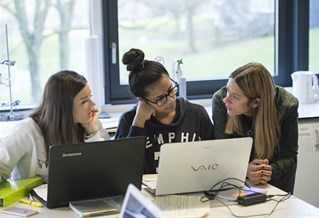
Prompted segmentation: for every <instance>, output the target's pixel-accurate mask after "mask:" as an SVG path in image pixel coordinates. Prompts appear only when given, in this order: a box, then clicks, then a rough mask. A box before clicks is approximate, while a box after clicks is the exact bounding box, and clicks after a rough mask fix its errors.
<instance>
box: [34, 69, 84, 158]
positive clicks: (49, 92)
mask: <svg viewBox="0 0 319 218" xmlns="http://www.w3.org/2000/svg"><path fill="white" fill-rule="evenodd" d="M86 84H87V80H86V79H85V78H84V77H83V76H82V75H79V74H78V73H76V72H74V71H60V72H58V73H56V74H53V75H52V76H51V77H50V78H49V80H48V81H47V83H46V85H45V88H44V93H43V97H42V101H41V103H40V105H39V106H38V107H37V108H36V109H35V111H34V112H33V113H32V114H31V115H30V117H31V118H32V119H33V120H34V121H35V122H36V123H37V124H38V126H39V127H40V129H41V131H42V135H43V138H44V143H45V149H46V153H47V156H48V149H49V146H50V145H53V144H54V145H60V144H74V143H78V142H81V141H84V129H83V127H82V126H80V125H79V124H78V125H75V124H74V120H73V99H74V97H75V96H76V95H77V94H78V93H79V92H80V91H81V90H82V89H83V87H84V86H85V85H86Z"/></svg>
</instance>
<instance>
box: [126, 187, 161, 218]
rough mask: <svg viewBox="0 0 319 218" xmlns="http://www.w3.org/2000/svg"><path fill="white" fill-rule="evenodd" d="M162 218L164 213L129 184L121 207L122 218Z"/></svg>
mask: <svg viewBox="0 0 319 218" xmlns="http://www.w3.org/2000/svg"><path fill="white" fill-rule="evenodd" d="M140 217H143V218H161V217H164V215H163V213H162V211H161V210H160V209H159V208H158V207H157V206H156V205H155V204H154V203H153V202H152V201H151V200H150V199H148V198H147V197H146V196H144V195H143V194H142V192H141V191H140V190H138V189H137V188H136V187H135V186H134V185H133V184H129V186H128V187H127V191H126V194H125V198H124V201H123V204H122V207H121V212H120V218H140Z"/></svg>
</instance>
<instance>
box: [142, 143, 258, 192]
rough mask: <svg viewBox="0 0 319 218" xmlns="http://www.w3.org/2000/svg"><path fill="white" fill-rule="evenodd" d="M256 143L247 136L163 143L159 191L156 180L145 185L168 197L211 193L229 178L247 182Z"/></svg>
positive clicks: (235, 181) (240, 183)
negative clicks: (200, 192)
mask: <svg viewBox="0 0 319 218" xmlns="http://www.w3.org/2000/svg"><path fill="white" fill-rule="evenodd" d="M252 142H253V140H252V138H250V137H244V138H231V139H216V140H207V141H196V142H181V143H180V142H179V143H170V144H163V145H162V146H161V151H160V160H159V166H158V174H157V181H156V185H155V187H156V190H154V189H153V187H152V185H154V184H151V183H153V182H154V181H151V180H152V179H149V180H148V181H147V179H143V184H144V185H146V186H148V190H151V191H153V192H154V193H155V194H156V195H167V194H177V193H188V192H199V191H207V190H210V189H211V188H212V187H213V186H214V185H215V184H217V183H219V182H221V181H222V180H224V179H227V178H235V179H239V180H242V181H245V178H246V172H247V167H248V163H249V157H250V152H251V147H252ZM144 178H145V177H144ZM150 182H151V183H150ZM230 182H231V183H232V184H235V185H238V186H240V187H242V186H243V185H244V184H243V183H242V182H240V181H237V180H232V181H230ZM152 189H153V190H152Z"/></svg>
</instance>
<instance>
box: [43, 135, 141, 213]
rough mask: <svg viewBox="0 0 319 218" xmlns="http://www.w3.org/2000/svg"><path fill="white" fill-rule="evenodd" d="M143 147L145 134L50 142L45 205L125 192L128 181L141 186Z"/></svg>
mask: <svg viewBox="0 0 319 218" xmlns="http://www.w3.org/2000/svg"><path fill="white" fill-rule="evenodd" d="M144 149H145V137H134V138H125V139H116V140H109V141H99V142H90V143H81V144H74V145H53V146H51V147H50V152H49V179H48V194H47V202H46V206H47V207H48V208H53V207H61V206H68V203H69V201H76V200H84V199H92V198H101V197H106V196H112V195H121V194H122V195H123V196H124V194H125V191H126V188H127V186H128V184H129V183H132V184H134V185H135V186H136V187H141V182H142V176H143V172H144Z"/></svg>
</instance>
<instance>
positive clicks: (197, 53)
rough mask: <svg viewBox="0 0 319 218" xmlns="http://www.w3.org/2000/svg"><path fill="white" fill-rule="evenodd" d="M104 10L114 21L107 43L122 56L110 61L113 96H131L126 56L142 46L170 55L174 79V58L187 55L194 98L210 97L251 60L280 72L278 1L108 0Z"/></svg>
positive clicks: (185, 62) (156, 53)
mask: <svg viewBox="0 0 319 218" xmlns="http://www.w3.org/2000/svg"><path fill="white" fill-rule="evenodd" d="M110 8H112V11H117V13H114V12H113V13H111V12H110V11H111V9H110ZM104 10H105V14H106V16H107V18H105V19H104V20H112V21H113V22H112V23H113V24H114V26H113V28H110V29H109V31H110V32H108V31H107V30H106V32H105V34H106V35H108V37H109V39H108V40H109V41H108V42H106V43H105V44H106V45H110V44H113V45H116V46H117V49H118V55H117V56H118V61H116V62H114V63H110V64H109V66H110V67H111V70H110V73H111V74H112V75H111V80H112V81H113V82H112V83H111V84H110V86H111V90H110V99H109V101H113V100H115V101H116V100H121V98H123V99H125V98H126V97H127V96H129V91H128V88H127V78H128V72H127V71H126V70H125V66H124V65H123V64H122V63H121V60H120V59H121V57H122V55H123V54H124V53H125V52H126V51H128V50H129V49H130V48H132V47H134V48H140V49H142V50H143V51H144V52H145V54H146V59H151V60H152V59H156V58H157V57H162V58H164V65H165V67H166V69H168V71H169V72H170V74H171V76H172V77H173V78H174V75H172V66H173V62H174V60H176V59H182V60H183V65H182V70H183V76H184V77H186V80H187V81H188V84H187V86H188V98H192V96H194V97H207V96H210V95H211V94H212V89H211V88H212V86H214V83H216V85H217V86H221V84H222V83H221V82H220V81H223V80H225V79H226V78H228V75H229V74H230V73H231V72H232V71H233V70H234V69H236V68H237V67H239V66H241V65H243V64H245V63H248V62H251V61H255V62H262V63H264V64H265V65H266V67H267V68H268V69H269V70H270V72H272V73H273V72H274V68H275V58H274V51H275V46H274V45H275V42H274V39H275V37H274V36H275V2H274V0H249V1H247V0H236V1H232V0H224V1H223V0H220V1H214V0H207V1H196V0H187V1H184V0H183V1H168V0H159V1H156V2H154V1H152V2H149V1H131V0H118V1H108V3H104ZM115 20H116V21H115ZM115 23H116V24H115ZM107 25H110V23H108V24H107ZM105 28H108V27H105ZM116 30H117V33H114V32H116ZM117 36H118V37H117ZM110 50H111V51H112V49H111V48H110V47H108V48H107V52H108V51H110ZM107 52H106V53H107ZM113 55H114V54H113ZM110 56H112V54H110ZM115 75H116V76H115ZM114 80H115V81H114ZM218 81H219V82H218ZM198 84H201V85H200V86H199V85H198ZM123 87H125V88H124V89H123ZM114 90H117V91H115V92H116V93H115V92H114ZM125 91H127V92H126V93H125ZM112 92H113V93H112ZM112 94H114V95H112Z"/></svg>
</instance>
